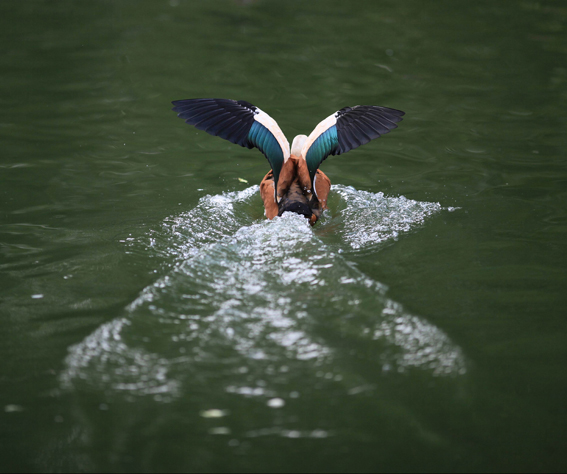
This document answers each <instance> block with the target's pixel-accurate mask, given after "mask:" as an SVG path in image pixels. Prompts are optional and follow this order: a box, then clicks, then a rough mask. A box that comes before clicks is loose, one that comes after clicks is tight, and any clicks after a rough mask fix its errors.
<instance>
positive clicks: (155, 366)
mask: <svg viewBox="0 0 567 474" xmlns="http://www.w3.org/2000/svg"><path fill="white" fill-rule="evenodd" d="M257 189H258V188H257V186H254V187H251V188H248V189H247V190H245V191H242V192H239V193H226V194H223V195H221V196H206V197H204V198H202V199H201V200H200V201H199V204H198V205H197V207H196V208H195V209H193V210H192V211H190V212H188V213H184V214H182V215H180V216H177V217H175V218H170V219H166V221H165V222H164V223H163V226H162V228H161V229H160V230H158V231H155V232H153V233H152V234H151V235H150V239H153V240H151V244H150V246H149V247H148V249H149V250H150V251H152V252H154V253H155V254H156V255H160V256H167V257H173V258H174V260H175V262H176V263H175V265H174V266H173V268H172V269H171V270H170V271H169V272H168V273H167V274H166V275H165V276H163V277H161V278H159V279H158V280H157V281H156V282H155V283H154V284H152V285H150V286H148V287H147V288H145V289H144V290H143V291H142V292H141V294H140V296H139V297H138V298H137V299H136V300H135V301H133V302H132V303H131V304H130V305H129V306H128V308H127V310H126V314H125V315H124V317H123V318H121V319H119V320H116V321H113V322H111V323H108V324H106V325H103V326H102V327H100V328H99V329H98V330H97V331H95V333H93V334H92V335H91V336H89V337H87V339H85V340H84V341H83V342H81V343H80V344H78V345H76V346H74V347H72V348H71V349H70V353H69V355H68V357H67V359H66V369H65V370H64V371H63V373H62V375H61V381H62V383H63V385H64V386H65V387H68V388H72V387H76V386H78V385H80V384H85V383H86V384H88V385H91V386H96V387H98V388H106V389H110V390H113V391H115V392H120V391H127V392H128V393H133V394H137V395H146V394H155V393H162V394H165V393H166V394H168V395H169V396H176V395H178V394H181V393H183V392H184V390H185V389H186V388H187V387H188V386H191V387H193V389H194V388H195V384H197V385H199V384H200V385H202V386H203V389H205V387H207V386H209V385H211V384H213V381H214V383H217V384H221V385H223V386H224V390H225V391H226V392H227V393H232V394H241V395H246V394H249V393H252V394H256V395H260V396H262V397H264V398H266V397H267V398H270V397H271V398H274V397H276V396H279V395H280V394H279V393H278V389H277V387H276V386H275V385H274V384H273V383H271V382H270V381H269V380H268V381H266V378H268V379H270V377H267V376H266V374H270V373H272V374H276V373H277V374H280V376H279V377H280V378H281V377H285V376H282V375H281V374H292V373H293V374H294V376H297V374H303V375H307V376H310V375H309V374H311V376H313V374H314V373H319V372H320V371H323V372H324V373H329V374H332V377H330V378H329V380H331V379H332V381H334V382H333V383H339V382H337V381H340V380H343V378H346V377H347V376H348V373H345V374H344V377H343V375H342V374H341V371H340V366H341V363H342V361H343V360H344V359H345V357H347V356H346V355H345V354H344V351H343V350H339V348H338V347H337V346H336V343H335V342H333V341H336V340H338V339H341V338H342V339H343V340H344V341H346V342H348V346H349V347H358V346H359V345H364V346H365V348H366V349H365V352H366V353H368V354H370V356H369V357H370V359H369V360H368V361H367V363H369V364H378V366H379V367H380V368H381V369H382V371H386V372H405V371H409V370H424V371H427V372H429V373H431V374H432V375H435V376H446V375H458V374H463V373H464V372H465V371H466V365H465V361H464V357H463V354H462V352H461V350H460V348H459V347H458V346H456V345H455V344H454V343H453V342H452V341H451V340H450V339H449V337H448V336H447V335H446V334H445V333H444V332H443V331H441V330H440V329H439V328H437V327H435V326H434V325H432V324H431V323H429V322H428V321H426V320H424V319H423V318H420V317H418V316H415V315H410V314H408V313H407V312H405V310H404V309H403V307H402V306H401V305H399V304H397V303H395V302H393V301H391V300H390V299H388V298H387V297H386V296H385V288H384V287H383V286H382V285H381V284H380V283H378V282H375V281H373V280H372V279H371V278H369V277H367V276H366V275H364V274H363V273H361V272H360V271H358V270H357V269H355V268H353V267H352V266H350V265H349V264H348V262H347V261H346V260H344V258H343V257H342V256H341V255H340V253H339V252H338V251H336V250H335V249H334V248H333V247H330V246H329V245H326V244H325V243H324V241H322V240H321V239H320V238H319V237H317V235H316V234H315V233H314V231H313V228H311V227H310V226H309V225H308V223H307V221H306V220H305V219H304V218H303V217H301V216H298V215H295V214H288V213H286V214H285V215H284V216H283V217H281V218H276V219H274V220H273V221H267V220H262V221H256V222H254V221H253V220H252V218H251V217H250V214H249V213H247V212H246V210H245V208H246V206H250V201H251V200H252V199H253V196H254V195H255V193H256V192H257ZM334 190H335V192H336V193H337V194H338V196H340V198H341V202H340V206H342V208H341V209H340V210H338V215H339V219H340V220H341V222H342V223H343V227H342V228H340V230H339V233H340V235H341V236H342V237H343V239H344V243H345V245H346V246H347V247H350V248H352V249H356V248H361V247H364V246H372V245H375V244H377V243H380V242H382V241H384V240H387V239H394V238H396V237H397V235H399V233H400V232H406V231H408V230H410V229H412V228H414V227H415V226H417V225H419V224H420V223H423V222H424V220H425V219H426V217H428V216H430V215H431V214H433V213H435V212H439V211H441V209H442V208H441V206H440V205H439V204H436V203H420V202H416V201H410V200H407V199H405V198H386V197H384V196H383V195H382V194H371V193H366V192H358V191H356V190H354V189H353V188H349V187H343V186H336V187H334ZM239 206H240V208H239ZM323 225H329V222H328V220H327V223H324V224H323ZM156 235H158V236H159V238H156ZM345 338H346V339H345ZM347 358H348V357H347ZM347 365H348V364H347ZM287 377H288V378H289V380H290V383H292V381H293V377H292V376H291V375H289V376H287ZM351 388H352V387H351ZM346 389H348V387H346V388H345V390H346Z"/></svg>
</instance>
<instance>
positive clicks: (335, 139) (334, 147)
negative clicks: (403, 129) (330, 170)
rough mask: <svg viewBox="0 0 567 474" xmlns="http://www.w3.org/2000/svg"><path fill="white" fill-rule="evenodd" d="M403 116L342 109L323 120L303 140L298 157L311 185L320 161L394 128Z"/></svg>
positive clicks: (385, 111) (381, 109) (393, 112)
mask: <svg viewBox="0 0 567 474" xmlns="http://www.w3.org/2000/svg"><path fill="white" fill-rule="evenodd" d="M403 115H404V112H402V111H401V110H396V109H389V108H387V107H379V106H377V105H355V106H354V107H345V108H344V109H341V110H339V111H338V112H335V113H334V114H332V115H330V116H329V117H327V118H326V119H325V120H323V121H322V122H321V123H319V125H317V127H315V130H313V131H312V132H311V135H309V137H307V140H306V141H305V144H304V145H303V148H302V149H301V154H302V156H303V157H304V158H305V161H306V162H307V167H308V169H309V175H310V177H311V182H312V183H313V179H314V177H315V173H316V172H317V169H318V168H319V165H320V164H321V163H322V161H323V160H324V159H325V158H327V157H328V156H329V155H340V154H341V153H346V152H347V151H350V150H353V149H354V148H357V147H359V146H361V145H364V144H365V143H368V142H369V141H370V140H373V139H374V138H378V137H379V136H381V135H384V134H385V133H388V132H390V131H391V130H393V129H394V128H397V125H396V123H397V122H400V121H401V120H402V116H403Z"/></svg>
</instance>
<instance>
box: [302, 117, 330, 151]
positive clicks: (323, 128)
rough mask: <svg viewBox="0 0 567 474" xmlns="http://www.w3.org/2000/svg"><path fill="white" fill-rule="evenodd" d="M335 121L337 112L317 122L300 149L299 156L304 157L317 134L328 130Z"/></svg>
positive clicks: (317, 136)
mask: <svg viewBox="0 0 567 474" xmlns="http://www.w3.org/2000/svg"><path fill="white" fill-rule="evenodd" d="M336 123H337V112H335V113H334V114H332V115H329V116H328V117H327V118H326V119H325V120H323V121H322V122H319V125H317V126H316V127H315V130H313V131H312V132H311V134H310V135H309V137H307V141H306V142H305V144H304V145H303V148H302V149H301V156H303V158H305V157H306V156H307V152H308V151H309V148H311V145H313V142H314V141H315V140H317V138H319V135H321V134H322V133H325V132H326V131H327V130H329V128H331V127H332V126H333V125H335V124H336Z"/></svg>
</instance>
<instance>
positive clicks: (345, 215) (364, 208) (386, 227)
mask: <svg viewBox="0 0 567 474" xmlns="http://www.w3.org/2000/svg"><path fill="white" fill-rule="evenodd" d="M333 193H335V194H338V195H339V196H340V198H341V202H340V204H339V209H338V212H337V214H338V216H339V219H338V220H340V222H341V224H342V225H341V227H340V229H339V232H340V233H341V235H342V237H343V240H344V242H345V244H346V245H348V246H350V247H351V248H352V249H362V248H368V247H372V246H374V245H376V244H379V243H381V242H384V241H386V240H390V239H397V238H398V236H399V235H400V234H401V233H403V232H408V231H410V230H411V229H413V228H414V227H416V226H417V225H419V224H423V223H424V221H425V219H426V218H427V217H429V216H431V215H432V214H435V213H437V212H440V211H441V210H442V209H443V208H442V207H441V205H440V204H439V203H438V202H423V201H414V200H411V199H407V198H405V197H404V196H400V197H388V196H384V193H376V194H374V193H369V192H367V191H357V190H356V189H354V188H353V187H351V186H342V185H340V184H338V185H333Z"/></svg>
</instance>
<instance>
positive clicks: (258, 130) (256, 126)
mask: <svg viewBox="0 0 567 474" xmlns="http://www.w3.org/2000/svg"><path fill="white" fill-rule="evenodd" d="M172 104H173V105H174V106H175V107H173V109H172V110H173V111H175V112H177V116H178V117H181V118H182V119H185V122H187V123H188V124H189V125H194V126H195V127H196V128H198V129H199V130H204V131H205V132H207V133H210V134H211V135H215V136H218V137H221V138H224V139H225V140H228V141H229V142H232V143H235V144H237V145H240V146H243V147H247V148H254V147H256V148H258V149H259V150H260V151H261V152H262V153H263V154H264V155H265V156H266V158H267V159H268V162H269V163H270V166H271V167H272V171H273V172H274V180H275V183H277V182H278V177H279V174H280V171H281V168H282V166H283V164H284V162H285V161H287V159H288V158H289V142H288V141H287V139H286V137H285V135H284V134H283V132H282V131H281V129H280V127H279V125H278V124H277V123H276V121H275V120H274V119H273V118H272V117H270V116H269V115H268V114H267V113H266V112H264V111H262V110H260V109H259V108H258V107H256V106H254V105H252V104H251V103H250V102H246V101H244V100H231V99H185V100H175V101H173V102H172Z"/></svg>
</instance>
